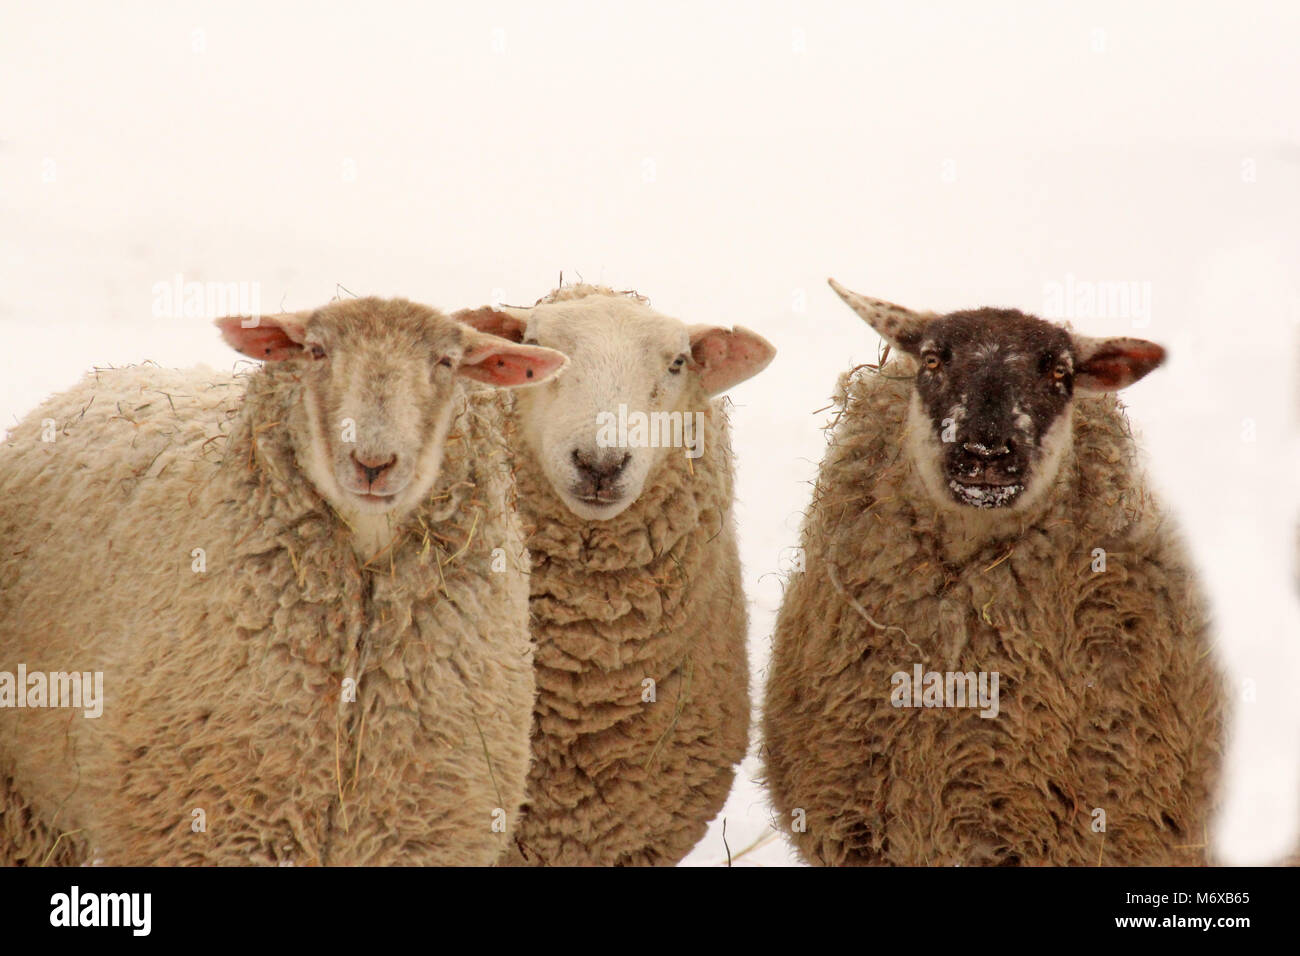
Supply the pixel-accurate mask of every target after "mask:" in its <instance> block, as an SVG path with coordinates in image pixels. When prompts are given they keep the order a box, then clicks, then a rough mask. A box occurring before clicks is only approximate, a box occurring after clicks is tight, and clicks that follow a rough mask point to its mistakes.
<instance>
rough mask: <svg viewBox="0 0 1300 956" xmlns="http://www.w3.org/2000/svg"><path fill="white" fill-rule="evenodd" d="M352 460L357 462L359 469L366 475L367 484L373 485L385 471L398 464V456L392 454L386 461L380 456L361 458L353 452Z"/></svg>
mask: <svg viewBox="0 0 1300 956" xmlns="http://www.w3.org/2000/svg"><path fill="white" fill-rule="evenodd" d="M352 461H353V462H354V463H355V464H356V466H357V469H358V470H359V471H360V472H361V473H362V474H363V475H364V476H365V479H366V484H368V485H373V484H374V483H375V482H376V481H377V480H378V478H379V476H380V475H382V474H383V473H384V472H386V471H388V469H390V468H392V467H393V466H394V465H395V464H397V456H396V455H392V456H390V457H389V458H388V459H387V460H386V461H385V460H383V459H378V458H369V459H367V458H359V457H357V453H356V452H353V453H352Z"/></svg>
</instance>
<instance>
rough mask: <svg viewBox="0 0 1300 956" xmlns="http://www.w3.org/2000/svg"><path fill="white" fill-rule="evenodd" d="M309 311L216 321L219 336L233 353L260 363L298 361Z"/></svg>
mask: <svg viewBox="0 0 1300 956" xmlns="http://www.w3.org/2000/svg"><path fill="white" fill-rule="evenodd" d="M310 316H311V313H310V312H281V313H280V314H279V315H262V316H253V317H251V318H249V317H247V316H239V315H228V316H226V317H225V318H224V319H217V321H216V326H217V328H219V329H221V337H222V338H223V339H225V340H226V344H227V345H229V346H230V347H231V348H233V349H234V350H235V351H236V352H239V353H241V354H243V355H247V356H248V357H249V358H255V359H261V360H262V361H264V362H283V361H284V360H285V359H292V358H300V357H301V356H302V354H303V349H302V342H303V338H304V336H305V335H306V331H307V319H308V318H309V317H310Z"/></svg>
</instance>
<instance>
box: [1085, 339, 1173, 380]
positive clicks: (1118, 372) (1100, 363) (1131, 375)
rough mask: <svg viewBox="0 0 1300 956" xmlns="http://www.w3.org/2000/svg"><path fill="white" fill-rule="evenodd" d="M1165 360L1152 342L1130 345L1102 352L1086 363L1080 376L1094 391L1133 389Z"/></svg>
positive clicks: (1162, 352)
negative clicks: (1129, 387) (1134, 384)
mask: <svg viewBox="0 0 1300 956" xmlns="http://www.w3.org/2000/svg"><path fill="white" fill-rule="evenodd" d="M1164 360H1165V350H1164V349H1163V348H1161V347H1160V346H1159V345H1156V344H1155V343H1154V342H1142V341H1137V340H1134V341H1131V342H1128V343H1124V344H1122V345H1119V344H1117V345H1114V346H1111V347H1108V348H1103V349H1101V350H1100V351H1098V352H1097V353H1096V354H1094V355H1093V356H1091V357H1090V358H1089V359H1088V360H1087V361H1085V362H1084V363H1083V365H1082V367H1081V368H1080V369H1079V372H1080V373H1081V374H1082V375H1083V376H1086V378H1088V379H1090V380H1091V384H1092V385H1093V387H1095V388H1099V389H1104V390H1108V391H1109V390H1113V389H1119V388H1124V387H1125V386H1126V385H1132V384H1133V383H1134V382H1136V381H1137V380H1138V379H1140V378H1142V377H1143V376H1144V375H1146V374H1147V373H1148V372H1151V371H1153V370H1154V369H1155V368H1156V367H1157V366H1159V365H1160V363H1161V362H1163V361H1164Z"/></svg>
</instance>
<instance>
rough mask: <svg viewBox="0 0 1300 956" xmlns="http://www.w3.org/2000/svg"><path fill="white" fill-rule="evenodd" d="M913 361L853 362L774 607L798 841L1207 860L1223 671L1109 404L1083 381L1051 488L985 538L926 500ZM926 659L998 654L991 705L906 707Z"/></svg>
mask: <svg viewBox="0 0 1300 956" xmlns="http://www.w3.org/2000/svg"><path fill="white" fill-rule="evenodd" d="M914 372H915V367H914V365H913V363H912V362H911V360H910V359H904V360H901V361H895V362H893V363H891V364H889V365H886V366H885V368H884V369H882V370H881V372H880V373H879V374H877V373H874V372H872V371H867V370H859V371H857V372H856V373H852V374H849V375H846V376H845V377H844V378H842V379H841V382H840V388H839V391H838V394H837V396H836V404H837V405H838V408H839V416H838V419H837V421H836V423H835V424H834V425H833V428H832V431H831V434H830V447H829V449H828V451H827V454H826V458H825V460H824V461H823V463H822V466H821V472H820V475H819V477H818V480H817V484H816V488H815V491H814V495H813V501H812V504H811V506H810V509H809V511H808V514H807V518H806V521H805V523H804V528H803V533H802V546H803V548H804V552H805V569H804V571H803V572H802V573H799V574H796V575H794V576H793V578H792V579H791V580H790V582H789V584H788V587H787V591H786V597H785V601H784V604H783V606H782V608H781V612H780V615H779V617H778V620H777V626H776V634H775V638H774V649H773V658H772V665H771V669H770V676H769V680H768V685H767V690H766V705H765V712H764V738H765V740H764V750H765V764H766V766H765V772H766V777H767V782H768V786H769V790H770V793H771V797H772V800H773V803H774V805H775V806H776V808H777V810H778V812H779V814H780V819H781V821H782V823H783V825H784V826H785V827H786V828H787V830H788V831H790V835H791V837H792V839H793V841H794V843H795V846H796V847H797V849H798V850H799V852H800V854H801V855H802V856H803V857H804V858H805V859H806V860H808V861H809V862H812V863H816V864H827V865H838V864H905V865H919V864H934V865H940V864H960V865H992V864H1015V863H1019V864H1055V865H1061V864H1099V863H1101V864H1146V865H1173V864H1196V863H1201V862H1204V860H1205V858H1206V850H1205V846H1206V844H1207V842H1208V838H1207V834H1206V830H1207V818H1208V815H1209V812H1210V805H1211V800H1212V794H1213V793H1214V789H1215V784H1216V779H1217V776H1218V769H1219V763H1220V757H1221V750H1222V745H1223V744H1222V737H1223V720H1224V716H1223V711H1224V706H1225V703H1224V702H1225V697H1224V691H1223V685H1222V680H1221V677H1220V675H1219V673H1218V671H1217V669H1216V667H1215V665H1214V663H1213V661H1212V658H1211V646H1210V639H1209V636H1208V633H1207V623H1206V616H1205V611H1204V605H1203V602H1202V599H1201V597H1200V595H1199V593H1198V591H1197V587H1196V584H1195V581H1194V578H1193V575H1192V573H1191V571H1190V570H1189V568H1188V564H1187V562H1186V559H1185V557H1184V554H1183V549H1182V546H1181V544H1180V543H1179V542H1178V540H1177V538H1176V533H1175V531H1174V529H1173V527H1172V522H1171V521H1170V520H1169V519H1168V518H1167V516H1165V515H1164V514H1163V513H1162V512H1161V511H1160V509H1159V507H1158V506H1157V505H1156V503H1155V502H1154V501H1153V500H1152V497H1151V495H1150V493H1149V491H1148V490H1147V488H1146V486H1145V483H1144V479H1143V478H1142V476H1141V473H1140V471H1139V469H1138V467H1137V464H1136V462H1135V456H1136V452H1135V447H1134V443H1133V440H1132V436H1131V433H1130V430H1129V427H1128V423H1127V420H1126V419H1125V417H1124V415H1123V412H1122V410H1121V408H1120V406H1119V403H1118V402H1117V401H1116V399H1115V397H1114V396H1113V395H1107V396H1100V397H1093V398H1084V397H1079V398H1078V399H1077V400H1076V403H1075V416H1074V441H1073V450H1072V452H1071V453H1070V454H1069V455H1068V456H1067V458H1066V459H1065V460H1064V461H1063V463H1062V465H1061V471H1060V474H1059V475H1058V477H1057V480H1056V481H1057V483H1056V485H1055V487H1054V488H1053V489H1052V491H1051V492H1050V493H1049V496H1048V498H1047V500H1046V501H1045V502H1044V504H1043V505H1042V507H1041V510H1040V511H1039V513H1038V514H1037V515H1035V516H1033V517H1030V518H1027V519H1026V520H1025V521H1024V522H1023V523H1022V526H1021V527H1020V528H1018V529H1017V530H1016V531H1013V532H1011V533H1009V534H1008V533H1005V532H1004V533H1002V534H995V533H990V532H989V530H988V529H989V527H990V526H989V525H987V524H981V523H980V522H981V521H982V520H983V518H982V517H981V516H980V515H975V516H972V518H971V519H970V520H969V521H967V520H966V519H964V518H963V517H962V516H959V515H955V514H953V513H951V512H946V511H941V510H939V509H937V508H936V507H934V506H932V505H931V504H930V503H929V499H928V497H927V495H926V493H925V492H924V490H923V488H922V485H921V483H920V479H919V477H918V476H917V474H916V472H915V469H914V467H913V466H912V464H911V463H910V461H909V460H908V455H907V454H906V453H905V452H904V451H903V432H904V429H905V422H906V417H907V407H908V401H909V397H910V393H911V389H912V375H913V374H914ZM1096 548H1103V549H1105V552H1106V557H1105V560H1106V565H1105V571H1104V572H1102V573H1094V571H1093V561H1094V549H1096ZM855 604H856V605H857V606H855ZM868 617H869V618H870V619H871V620H872V621H874V622H875V623H870V622H869V621H868V620H867V618H868ZM877 625H879V626H877ZM917 663H920V664H921V665H922V666H923V669H924V670H925V671H940V672H943V671H952V672H969V671H975V672H981V671H983V672H994V671H996V672H998V673H999V674H1000V688H999V689H1000V714H999V715H998V716H997V717H995V718H992V719H985V718H982V717H981V716H980V715H979V710H978V708H977V709H963V708H942V707H939V708H895V707H894V706H892V705H891V702H890V695H891V689H892V688H891V677H892V675H894V674H895V673H897V672H904V673H905V674H906V675H908V676H909V678H910V676H911V675H912V673H913V666H914V664H917ZM1097 810H1101V811H1104V830H1098V829H1097V828H1096V824H1097V822H1098V821H1101V820H1102V817H1101V816H1099V815H1098V814H1097V813H1096V811H1097ZM800 811H802V813H800ZM795 824H798V825H795Z"/></svg>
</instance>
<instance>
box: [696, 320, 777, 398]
mask: <svg viewBox="0 0 1300 956" xmlns="http://www.w3.org/2000/svg"><path fill="white" fill-rule="evenodd" d="M775 354H776V351H775V349H773V348H772V345H771V343H770V342H768V341H767V340H766V339H764V338H762V337H761V336H759V335H756V334H755V333H753V332H750V331H749V330H748V329H744V328H740V327H737V328H736V329H734V330H733V329H724V328H710V329H707V330H705V331H703V332H699V333H696V335H694V336H693V337H692V339H691V357H692V358H693V359H694V360H695V363H696V364H697V365H698V366H699V367H700V384H702V385H703V386H704V390H705V391H706V392H708V393H709V394H710V395H716V394H717V393H719V392H723V391H726V390H727V389H728V388H730V387H731V386H733V385H738V384H740V383H741V382H743V381H744V380H745V379H747V378H749V377H750V376H752V375H756V374H758V373H759V372H760V371H762V370H763V369H764V368H765V367H766V366H767V364H768V363H769V362H770V361H772V357H773V356H774V355H775Z"/></svg>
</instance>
